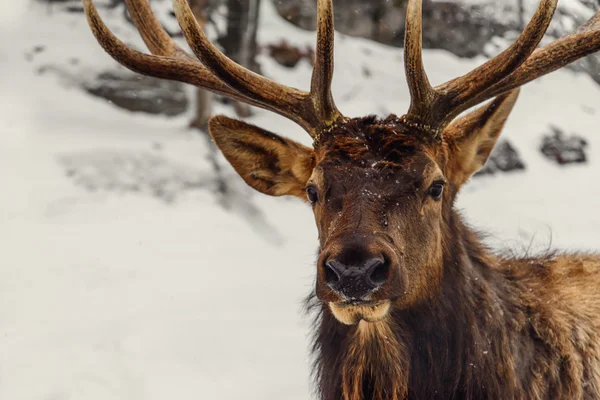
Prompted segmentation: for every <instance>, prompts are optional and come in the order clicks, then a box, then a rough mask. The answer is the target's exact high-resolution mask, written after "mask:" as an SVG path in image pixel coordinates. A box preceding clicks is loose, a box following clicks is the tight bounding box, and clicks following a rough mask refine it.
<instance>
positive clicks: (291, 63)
mask: <svg viewBox="0 0 600 400" xmlns="http://www.w3.org/2000/svg"><path fill="white" fill-rule="evenodd" d="M265 49H266V50H267V53H268V54H269V56H270V57H272V58H273V59H274V60H275V61H277V63H278V64H280V65H282V66H284V67H286V68H294V67H295V66H296V65H297V64H298V63H299V62H300V61H301V60H306V61H308V63H309V64H310V65H314V59H315V52H314V50H313V49H312V48H311V47H308V48H305V49H301V48H299V47H297V46H293V45H291V44H289V43H288V42H287V41H286V40H282V41H280V42H279V43H276V44H269V45H267V46H265Z"/></svg>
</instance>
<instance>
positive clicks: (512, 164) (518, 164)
mask: <svg viewBox="0 0 600 400" xmlns="http://www.w3.org/2000/svg"><path fill="white" fill-rule="evenodd" d="M524 169H525V164H524V163H523V161H521V157H520V156H519V153H518V152H517V151H516V149H515V148H514V147H513V146H512V145H511V144H510V143H509V142H508V141H506V140H503V141H500V142H498V144H496V147H494V150H493V151H492V154H491V155H490V158H488V161H487V162H486V163H485V165H484V166H483V168H481V169H480V170H479V171H478V172H477V173H476V174H475V175H474V176H482V175H494V174H495V173H497V172H511V171H519V170H524Z"/></svg>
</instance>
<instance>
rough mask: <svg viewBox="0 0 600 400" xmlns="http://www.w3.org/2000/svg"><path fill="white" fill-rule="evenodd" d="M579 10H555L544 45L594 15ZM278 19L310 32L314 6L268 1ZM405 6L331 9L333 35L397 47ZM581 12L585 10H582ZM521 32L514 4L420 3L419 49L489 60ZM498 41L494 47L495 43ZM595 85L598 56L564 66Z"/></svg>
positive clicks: (359, 3)
mask: <svg viewBox="0 0 600 400" xmlns="http://www.w3.org/2000/svg"><path fill="white" fill-rule="evenodd" d="M579 1H580V3H581V7H570V8H559V9H558V10H557V12H556V16H555V18H554V20H553V22H552V24H551V25H550V29H549V30H548V34H547V37H548V39H547V40H548V41H549V40H552V39H555V38H559V37H563V36H565V35H567V34H570V33H572V30H573V27H578V26H581V25H582V24H584V23H585V22H586V20H587V18H589V16H590V15H593V13H594V12H595V11H596V10H597V9H598V6H599V5H600V4H598V2H597V0H579ZM273 4H274V5H275V7H276V9H277V11H278V13H279V14H280V15H281V16H282V17H283V18H285V19H287V20H288V21H290V22H291V23H292V24H294V25H296V26H299V27H300V28H303V29H310V30H314V29H316V5H317V2H316V1H315V0H276V1H273ZM405 7H406V1H405V0H394V1H383V0H345V1H343V2H338V3H336V4H335V17H336V21H335V23H336V30H338V31H340V32H342V33H344V34H347V35H351V36H360V37H365V38H368V39H372V40H376V41H378V42H381V43H384V44H387V45H392V46H397V47H402V46H403V42H404V25H405V17H406V9H405ZM586 9H587V10H586ZM521 30H522V27H521V24H520V22H519V15H518V2H516V1H515V2H514V3H506V2H494V1H493V0H488V1H486V2H468V3H466V2H456V1H452V0H436V1H431V0H424V1H423V46H424V47H425V48H432V49H442V50H447V51H450V52H451V53H453V54H455V55H457V56H459V57H468V58H472V57H475V56H478V55H485V56H489V57H491V56H494V55H496V54H497V53H498V52H500V51H502V50H504V49H505V48H506V47H507V46H508V43H510V42H512V41H514V39H515V38H516V34H517V33H519V32H520V31H521ZM498 38H500V39H501V40H500V42H501V43H500V44H498V43H496V39H498ZM568 68H570V69H572V70H574V71H583V72H585V73H587V74H588V75H590V76H591V77H592V78H593V79H594V80H595V81H596V82H598V83H600V54H593V55H590V56H588V57H585V58H583V59H580V60H578V61H576V62H574V63H572V64H570V65H569V66H568Z"/></svg>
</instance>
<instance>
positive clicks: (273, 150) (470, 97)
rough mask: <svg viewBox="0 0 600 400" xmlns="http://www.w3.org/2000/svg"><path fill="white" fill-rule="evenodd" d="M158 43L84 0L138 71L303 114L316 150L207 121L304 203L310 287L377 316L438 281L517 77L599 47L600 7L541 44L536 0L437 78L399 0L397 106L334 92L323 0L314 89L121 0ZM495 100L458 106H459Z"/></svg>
mask: <svg viewBox="0 0 600 400" xmlns="http://www.w3.org/2000/svg"><path fill="white" fill-rule="evenodd" d="M126 3H127V6H128V8H129V11H130V14H131V17H132V19H133V21H134V23H135V24H136V26H137V28H138V30H139V31H140V33H141V35H142V37H143V39H144V41H145V43H146V45H147V46H148V48H149V49H150V51H151V52H152V53H153V55H146V54H143V53H140V52H138V51H135V50H133V49H131V48H129V47H127V46H126V45H124V44H123V43H122V42H120V41H119V40H118V39H117V38H116V37H115V36H114V35H113V34H112V33H111V32H110V31H109V30H108V28H107V27H106V26H105V25H104V23H103V22H102V21H101V19H100V18H99V16H98V13H97V11H96V9H95V8H94V6H93V4H92V2H91V0H84V6H85V11H86V15H87V17H88V22H89V24H90V26H91V28H92V31H93V33H94V35H95V36H96V38H97V39H98V41H99V42H100V44H101V45H102V46H103V47H104V49H105V50H106V51H107V52H108V53H109V54H110V55H112V56H113V57H114V58H115V59H116V60H117V61H118V62H120V63H121V64H123V65H124V66H126V67H128V68H130V69H132V70H133V71H137V72H140V73H142V74H146V75H151V76H155V77H159V78H165V79H171V80H178V81H182V82H186V83H191V84H194V85H196V86H200V87H203V88H206V89H208V90H211V91H213V92H216V93H219V94H222V95H225V96H228V97H232V98H235V99H237V100H240V101H243V102H246V103H249V104H252V105H255V106H258V107H262V108H264V109H267V110H270V111H274V112H276V113H279V114H281V115H283V116H285V117H287V118H289V119H291V120H293V121H294V122H296V123H298V124H299V125H300V126H302V127H303V128H304V129H305V130H306V131H307V132H308V133H309V135H310V136H311V137H312V138H313V140H314V145H313V148H309V147H305V146H303V145H301V144H299V143H296V142H294V141H292V140H289V139H285V138H283V137H281V136H278V135H276V134H274V133H271V132H267V131H265V130H263V129H260V128H258V127H256V126H252V125H248V124H246V123H244V122H241V121H236V120H233V119H230V118H227V117H224V116H218V117H215V118H213V119H212V120H211V122H210V133H211V135H212V137H213V138H214V140H215V142H216V144H217V145H218V146H219V148H220V149H221V150H222V152H223V154H224V155H225V157H226V158H227V160H228V161H229V162H230V163H231V165H232V166H233V168H234V169H235V170H236V171H237V172H238V173H239V174H240V176H241V177H242V178H243V179H244V181H245V182H246V183H247V184H248V185H250V186H252V187H253V188H254V189H256V190H258V191H260V192H262V193H265V194H268V195H272V196H283V195H292V196H297V197H300V198H302V199H304V200H306V201H308V202H309V203H310V204H311V205H312V208H313V211H314V215H315V219H316V223H317V227H318V230H319V238H320V249H319V258H318V262H317V279H316V285H317V288H316V293H317V297H318V298H319V299H320V300H321V301H322V302H323V303H325V304H328V305H329V308H330V309H331V311H332V313H333V314H334V316H335V317H336V318H337V319H338V320H339V321H341V322H342V323H345V324H354V323H357V322H358V321H360V320H366V321H377V320H380V319H382V318H385V316H386V315H387V314H388V313H389V312H390V309H392V308H406V307H409V306H411V305H412V304H415V303H417V302H419V301H421V300H423V299H425V298H427V297H430V296H433V295H435V293H436V288H437V286H438V283H439V282H440V280H441V277H442V275H443V268H442V256H443V254H444V251H451V249H445V247H444V246H445V244H444V235H443V232H444V226H445V218H447V217H448V215H449V210H451V209H452V205H453V200H454V197H455V196H456V194H457V192H458V190H459V189H460V187H461V185H462V184H464V183H465V182H466V181H467V179H468V178H469V177H470V176H471V175H472V174H473V173H474V172H476V171H477V170H478V169H479V168H480V167H481V166H483V164H484V163H485V162H486V160H487V158H488V156H489V154H490V152H491V150H492V148H493V147H494V144H495V142H496V140H497V138H498V135H499V133H500V131H501V129H502V127H503V125H504V123H505V121H506V119H507V117H508V115H509V113H510V111H511V109H512V108H513V105H514V104H515V101H516V98H517V95H518V93H517V92H518V89H517V88H518V87H520V86H521V85H523V84H525V83H527V82H529V81H531V80H533V79H536V78H537V77H540V76H542V75H545V74H547V73H549V72H552V71H554V70H556V69H558V68H560V67H562V66H564V65H567V64H568V63H571V62H573V61H575V60H576V59H578V58H581V57H583V56H586V55H588V54H591V53H593V52H595V51H598V50H599V49H600V13H598V14H596V15H595V16H594V17H593V18H592V19H591V20H590V21H589V22H588V23H587V24H586V25H584V26H582V27H581V28H580V29H579V30H578V31H577V32H575V33H573V34H572V35H570V36H567V37H565V38H562V39H560V40H557V41H555V42H553V43H551V44H549V45H547V46H545V47H542V48H539V49H537V50H536V47H537V45H538V44H539V42H540V40H541V39H542V37H543V35H544V33H545V31H546V29H547V27H548V25H549V23H550V21H551V19H552V16H553V13H554V10H555V8H556V3H557V0H542V1H541V3H540V5H539V7H538V9H537V11H536V13H535V15H534V16H533V18H532V20H531V22H530V23H529V24H528V25H527V27H526V28H525V30H524V31H523V33H522V34H521V36H520V37H519V38H518V39H517V40H516V42H515V43H514V44H513V45H512V46H510V47H509V48H508V49H507V50H506V51H504V52H503V53H501V54H499V55H498V56H497V57H495V58H493V59H491V60H490V61H488V62H486V63H485V64H483V65H481V66H480V67H478V68H476V69H475V70H473V71H471V72H469V73H468V74H466V75H464V76H462V77H459V78H457V79H454V80H452V81H450V82H447V83H444V84H442V85H440V86H437V87H432V86H431V85H430V83H429V80H428V78H427V75H426V73H425V70H424V67H423V62H422V23H421V22H422V14H421V13H422V4H421V0H410V1H409V5H408V9H407V19H406V38H405V70H406V75H407V80H408V85H409V89H410V94H411V106H410V109H409V111H408V113H407V114H406V115H404V116H402V117H396V116H395V115H392V116H389V117H387V118H386V119H384V120H379V119H377V118H375V117H366V118H354V119H350V118H346V117H344V116H343V115H342V114H341V113H340V112H339V111H338V109H337V107H336V106H335V103H334V101H333V97H332V95H331V80H332V76H333V35H334V28H333V10H332V1H331V0H319V1H318V31H317V36H318V39H317V49H316V59H315V67H314V71H313V76H312V82H311V90H310V92H303V91H300V90H297V89H293V88H290V87H286V86H283V85H280V84H277V83H275V82H273V81H271V80H269V79H267V78H265V77H262V76H260V75H257V74H254V73H252V72H250V71H248V70H246V69H245V68H243V67H242V66H240V65H238V64H236V63H235V62H233V61H231V60H230V59H228V58H227V57H225V56H224V55H223V54H222V53H221V52H220V51H219V50H218V49H217V48H216V47H214V46H213V45H212V44H211V43H210V42H209V41H208V39H207V38H206V36H205V35H204V33H203V32H202V29H201V28H200V26H199V25H198V23H197V21H196V20H195V18H194V16H193V15H192V12H191V11H190V9H189V7H188V4H187V2H186V0H173V4H174V8H175V14H176V16H177V20H178V21H179V24H180V26H181V28H182V30H183V33H184V35H185V37H186V39H187V42H188V44H189V46H190V48H191V49H192V51H193V52H194V54H195V56H196V57H193V56H192V55H190V54H188V53H187V52H185V51H184V50H183V49H181V48H180V47H179V46H178V45H177V44H175V43H174V42H173V41H172V40H171V39H170V38H169V36H168V35H167V33H166V32H165V31H164V29H163V28H162V27H161V25H160V24H159V22H158V21H157V19H156V18H155V16H154V15H153V13H152V11H151V10H150V6H149V2H148V0H127V1H126ZM489 99H493V100H492V101H491V102H490V103H489V104H487V105H486V106H484V107H483V108H480V109H478V110H475V111H472V112H470V113H468V114H466V115H463V116H460V117H459V115H460V114H461V113H462V112H463V111H466V110H467V109H469V108H471V107H473V106H475V105H477V104H479V103H482V102H484V101H486V100H489Z"/></svg>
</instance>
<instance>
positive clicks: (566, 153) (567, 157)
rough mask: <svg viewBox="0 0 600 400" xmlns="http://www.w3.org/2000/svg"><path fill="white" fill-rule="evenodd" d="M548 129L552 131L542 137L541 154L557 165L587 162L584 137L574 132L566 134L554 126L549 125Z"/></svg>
mask: <svg viewBox="0 0 600 400" xmlns="http://www.w3.org/2000/svg"><path fill="white" fill-rule="evenodd" d="M550 130H551V131H552V133H551V134H549V135H545V136H544V137H543V139H542V146H541V147H540V150H541V151H542V154H544V155H545V156H546V157H547V158H548V159H550V160H552V161H554V162H556V163H558V164H559V165H565V164H575V163H585V162H587V156H586V154H585V148H586V147H587V141H586V140H585V139H583V138H582V137H580V136H578V135H575V134H573V135H571V136H566V135H565V133H564V131H563V130H561V129H560V128H558V127H555V126H551V127H550Z"/></svg>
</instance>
